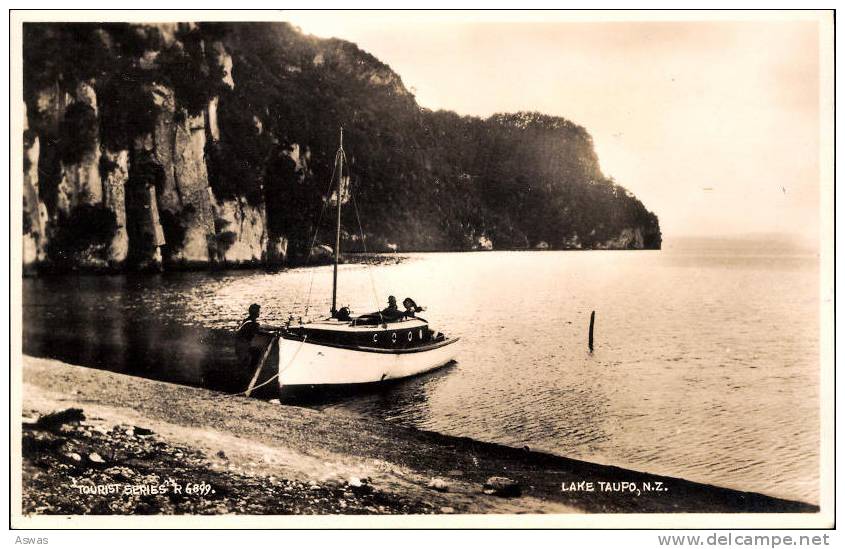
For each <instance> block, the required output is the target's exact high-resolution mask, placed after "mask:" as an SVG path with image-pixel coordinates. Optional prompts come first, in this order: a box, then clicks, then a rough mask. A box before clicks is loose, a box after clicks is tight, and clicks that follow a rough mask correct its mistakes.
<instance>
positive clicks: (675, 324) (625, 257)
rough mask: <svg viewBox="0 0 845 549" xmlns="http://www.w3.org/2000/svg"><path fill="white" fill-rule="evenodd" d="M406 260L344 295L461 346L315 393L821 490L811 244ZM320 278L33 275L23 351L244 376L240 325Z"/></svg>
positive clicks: (677, 472) (680, 468) (183, 373)
mask: <svg viewBox="0 0 845 549" xmlns="http://www.w3.org/2000/svg"><path fill="white" fill-rule="evenodd" d="M407 257H408V259H407V260H406V261H404V262H401V263H398V264H387V265H378V266H370V267H368V266H366V265H363V264H350V265H342V266H341V268H340V286H339V301H340V304H343V305H350V306H351V307H352V309H353V310H354V311H357V312H366V311H370V310H374V309H375V308H377V306H378V308H380V307H381V306H383V305H382V302H384V301H386V297H387V294H388V293H390V294H393V295H396V296H397V297H398V298H399V300H400V301H401V300H402V298H404V297H405V296H412V297H413V298H414V299H415V300H416V301H417V302H418V303H420V304H423V305H425V306H426V307H427V310H426V312H425V313H423V314H422V316H425V317H426V318H427V319H428V320H429V321H430V322H431V325H432V328H434V329H436V330H441V331H444V332H446V333H448V334H450V335H455V336H460V337H461V339H462V341H461V342H460V343H459V345H460V348H459V351H458V357H457V363H456V364H454V365H452V366H450V367H447V368H445V369H443V370H441V371H439V372H436V373H434V374H431V375H427V376H423V377H420V378H416V379H412V380H409V381H406V382H402V383H400V384H398V385H395V386H393V387H390V388H389V389H387V390H384V391H380V392H375V393H370V394H366V395H359V396H356V397H354V398H347V399H343V400H339V401H335V402H330V403H323V404H321V405H320V406H321V407H324V408H341V409H347V410H352V411H354V412H358V413H363V414H366V415H368V416H374V417H378V418H381V419H384V420H387V421H390V422H394V423H398V424H404V425H410V426H414V427H418V428H421V429H427V430H432V431H438V432H442V433H447V434H453V435H460V436H469V437H472V438H476V439H480V440H485V441H493V442H500V443H505V444H509V445H514V446H520V447H521V446H524V445H527V446H529V447H531V448H532V449H537V450H545V451H548V452H552V453H556V454H561V455H565V456H569V457H576V458H581V459H586V460H590V461H596V462H600V463H605V464H613V465H618V466H622V467H629V468H633V469H637V470H644V471H649V472H653V473H658V474H666V475H672V476H678V477H683V478H687V479H690V480H695V481H700V482H707V483H713V484H717V485H721V486H727V487H732V488H738V489H743V490H752V491H758V492H764V493H767V494H771V495H775V496H781V497H787V498H793V499H801V500H804V501H808V502H813V503H817V502H818V490H819V487H818V468H819V455H818V449H819V410H818V408H819V320H818V318H819V301H818V295H819V285H818V278H819V270H818V269H819V268H818V260H817V257H816V256H815V255H814V254H807V253H800V252H797V251H795V250H789V249H763V248H761V247H760V246H757V245H753V244H752V243H747V242H746V243H739V244H737V243H736V242H733V243H725V242H717V241H686V242H684V243H683V244H679V245H677V246H672V245H671V243H670V245H669V246H667V248H666V249H664V250H663V251H659V252H658V251H631V252H627V251H612V252H608V251H590V252H484V253H462V254H461V253H436V254H410V255H409V256H407ZM309 287H310V288H311V299H310V308H309V309H308V314H310V315H311V316H319V315H320V314H322V313H324V312H326V311H327V310H328V309H329V304H330V297H331V267H316V268H303V269H291V270H288V271H284V272H279V273H266V272H263V271H239V272H224V273H170V274H163V275H143V276H142V275H137V276H129V275H127V276H99V277H97V276H75V277H74V276H68V277H45V278H40V279H26V280H24V285H23V288H24V352H25V353H27V354H32V355H36V356H49V357H53V358H58V359H61V360H65V361H68V362H71V363H75V364H82V365H87V366H92V367H97V368H105V369H109V370H113V371H120V372H126V373H131V374H135V375H142V376H146V377H152V378H156V379H164V380H168V381H175V382H179V383H187V384H192V385H201V386H206V387H211V388H215V389H222V390H229V391H241V390H243V389H244V387H245V385H246V381H248V373H247V375H246V378H245V377H244V373H243V372H242V371H240V370H239V368H238V366H237V363H236V360H235V357H234V354H233V352H232V349H231V334H230V332H229V330H231V329H233V328H234V327H235V326H236V325H237V322H238V320H239V319H240V318H242V317H243V316H245V311H246V308H247V306H248V305H249V304H250V303H252V302H258V303H261V304H262V305H263V307H262V318H263V319H264V320H265V321H266V322H267V323H268V324H273V323H275V324H280V323H281V322H283V320H284V319H285V318H287V315H288V314H289V313H291V312H292V313H293V314H295V315H297V316H299V315H303V314H305V313H306V309H305V302H306V301H307V299H306V298H307V295H308V290H309ZM376 292H377V298H376V297H375V296H374V294H376ZM591 311H596V324H595V351H594V352H593V353H590V352H589V351H588V349H587V330H588V324H589V317H590V312H591ZM174 405H178V403H174Z"/></svg>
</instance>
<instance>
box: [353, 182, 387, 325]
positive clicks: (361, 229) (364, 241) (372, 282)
mask: <svg viewBox="0 0 845 549" xmlns="http://www.w3.org/2000/svg"><path fill="white" fill-rule="evenodd" d="M349 196H350V198H352V206H353V208H354V209H355V218H356V219H357V220H358V231H359V232H360V233H361V245H362V246H363V248H364V258H365V259H364V268H365V269H366V270H367V274H368V275H369V276H370V286H372V289H373V298H374V299H375V302H376V303H375V305H376V311H378V315H379V318H381V321H382V324H383V323H384V317H382V315H381V309H380V308H379V303H381V301H380V300H379V297H378V291H377V289H376V279H375V277H374V276H373V272H372V271H371V270H370V264H369V263H368V262H367V258H366V256H367V255H369V253H368V252H367V237H366V236H365V235H364V227H363V225H361V214H359V213H358V201H357V200H355V193H354V192H352V186H351V185H350V186H349Z"/></svg>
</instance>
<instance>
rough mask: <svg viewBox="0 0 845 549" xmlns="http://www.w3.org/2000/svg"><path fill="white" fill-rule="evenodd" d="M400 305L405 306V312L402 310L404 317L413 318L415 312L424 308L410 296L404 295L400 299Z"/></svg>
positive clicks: (415, 314)
mask: <svg viewBox="0 0 845 549" xmlns="http://www.w3.org/2000/svg"><path fill="white" fill-rule="evenodd" d="M402 306H403V307H405V312H404V316H405V318H414V317H415V316H417V313H419V312H422V311H424V310H425V307H420V306H419V305H417V303H416V302H415V301H414V300H413V299H411V298H410V297H406V298H405V299H403V300H402Z"/></svg>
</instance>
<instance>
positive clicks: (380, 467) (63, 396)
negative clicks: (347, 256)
mask: <svg viewBox="0 0 845 549" xmlns="http://www.w3.org/2000/svg"><path fill="white" fill-rule="evenodd" d="M22 397H23V412H24V414H25V416H26V417H27V418H28V419H27V420H26V421H27V422H29V423H30V424H31V423H32V422H34V420H35V419H36V418H37V417H40V416H43V415H45V414H47V413H51V412H56V411H60V410H65V409H68V408H80V409H82V410H83V412H84V414H85V416H86V420H85V421H84V422H83V423H82V425H81V426H80V427H79V428H80V429H81V431H80V432H79V433H76V435H78V437H79V438H80V440H81V439H82V438H85V440H86V441H87V442H85V444H89V443H91V442H90V441H95V442H96V443H97V444H99V445H101V446H102V445H105V446H109V445H110V444H117V442H118V441H119V440H122V438H121V437H124V435H122V434H120V433H121V432H122V433H126V432H127V430H126V427H127V426H130V427H134V431H141V432H146V431H151V432H152V433H154V436H155V437H157V438H156V439H155V440H156V443H157V444H159V447H160V448H162V449H165V450H167V449H170V450H168V451H170V454H168V451H164V450H162V452H161V455H162V456H164V457H166V456H167V455H171V454H172V455H175V453H176V452H178V453H180V454H182V455H192V456H194V457H193V458H192V459H193V461H192V463H193V465H192V466H191V467H193V469H191V472H190V475H194V476H196V475H199V476H200V477H203V478H208V479H210V480H209V481H208V482H209V484H211V485H212V486H213V485H214V483H215V482H217V483H223V484H227V483H228V484H229V485H231V486H236V488H231V489H229V490H228V492H227V493H228V494H229V495H230V496H233V498H234V499H237V500H238V501H240V502H241V503H243V502H247V503H248V505H247V504H246V503H244V506H243V508H241V506H240V503H239V504H238V505H235V506H234V508H227V507H226V505H225V502H223V503H221V502H220V501H217V502H216V503H215V504H214V505H211V504H209V505H208V506H207V507H201V509H200V510H195V509H191V508H188V510H187V511H185V510H181V511H180V510H179V509H178V508H176V509H173V508H172V507H167V506H164V507H162V508H160V509H159V508H156V507H153V511H151V512H153V513H180V512H190V513H194V512H198V513H211V514H217V513H232V512H235V513H239V514H256V515H260V514H287V513H291V514H292V513H297V512H301V513H306V514H321V513H325V514H336V513H339V512H349V513H356V514H360V513H363V514H382V513H384V514H397V513H398V514H418V513H435V514H451V513H461V514H463V513H473V514H477V513H494V514H497V513H506V514H510V513H749V512H752V513H796V512H800V513H815V512H818V511H819V508H818V506H816V505H812V504H808V503H803V502H798V501H790V500H785V499H780V498H775V497H770V496H766V495H763V494H758V493H753V492H742V491H737V490H732V489H728V488H721V487H717V486H712V485H707V484H701V483H695V482H691V481H686V480H683V479H677V478H672V477H665V476H660V475H652V474H648V473H642V472H637V471H632V470H626V469H622V468H619V467H613V466H605V465H599V464H594V463H590V462H586V461H581V460H575V459H569V458H565V457H560V456H556V455H551V454H546V453H542V452H534V451H529V450H523V449H516V448H510V447H507V446H502V445H498V444H492V443H484V442H479V441H476V440H472V439H469V438H463V437H452V436H447V435H441V434H438V433H432V432H427V431H420V430H416V429H413V428H408V427H402V426H396V425H391V424H387V423H384V422H380V421H376V420H372V419H369V418H366V417H363V416H357V415H355V414H353V413H350V412H345V411H340V410H327V411H319V410H314V409H310V408H300V407H295V406H284V405H279V404H274V403H271V402H266V401H262V400H258V399H252V398H246V397H242V396H236V395H230V394H226V393H219V392H214V391H210V390H207V389H200V388H194V387H188V386H183V385H176V384H171V383H166V382H160V381H153V380H149V379H144V378H138V377H132V376H127V375H123V374H116V373H112V372H108V371H103V370H95V369H91V368H86V367H81V366H73V365H69V364H65V363H62V362H59V361H55V360H49V359H39V358H33V357H29V356H24V358H23V395H22ZM25 426H26V424H25ZM121 426H122V427H121ZM115 427H118V429H117V430H115ZM121 429H123V430H122V431H121ZM66 430H67V429H66ZM82 431H91V434H90V435H84V434H83V433H82ZM28 432H30V430H29V429H25V430H24V435H25V437H26V436H30V435H27V433H28ZM107 433H112V434H108V435H107ZM114 433H117V434H114ZM76 435H73V436H76ZM51 436H52V435H51ZM62 436H64V435H62ZM68 436H70V435H68ZM92 437H93V438H92ZM124 438H125V437H124ZM128 443H131V444H134V445H137V444H138V443H139V442H138V441H134V442H133V441H129V442H128ZM74 444H75V443H74ZM174 448H175V449H176V450H173V449H174ZM109 451H111V454H108V452H109ZM100 454H104V455H105V454H108V455H110V456H111V457H110V458H108V459H109V460H111V459H113V458H114V456H115V452H114V448H111V449H110V450H105V451H103V452H99V453H98V455H100ZM158 454H159V453H158V452H157V453H154V454H149V455H148V459H147V461H144V460H135V462H133V463H135V465H137V466H138V467H141V468H143V469H144V470H145V471H147V472H152V473H156V471H154V470H151V468H152V469H155V468H156V467H158V468H164V469H165V470H159V471H157V473H158V474H159V475H160V476H162V475H169V474H171V473H172V471H169V470H167V469H168V468H172V467H173V466H174V465H173V463H174V462H173V461H172V460H171V461H167V460H166V459H164V460H163V461H160V462H159V461H158ZM162 459H163V458H162ZM118 461H119V460H118ZM109 465H115V466H117V465H121V466H124V465H125V464H122V463H121V464H118V463H117V462H115V463H113V464H109ZM37 467H38V466H37V464H36V463H35V462H34V461H33V460H32V459H30V458H25V460H24V470H25V471H30V472H32V471H37V470H38V468H37ZM86 471H87V469H83V470H81V471H80V472H79V474H80V475H81V477H80V478H82V479H83V480H84V479H85V475H86V474H93V473H94V472H95V471H96V468H94V469H91V472H90V473H88V472H86ZM27 477H32V475H31V474H28V475H25V478H24V484H23V487H24V495H25V500H26V498H27V497H33V498H35V500H38V499H44V498H46V497H47V496H48V495H49V497H50V498H51V501H53V502H54V503H58V504H60V505H61V504H62V501H63V498H67V497H70V496H69V494H71V492H69V491H67V490H64V491H62V490H61V489H60V488H61V487H60V486H59V487H57V492H56V493H52V494H42V493H41V492H40V490H45V489H48V488H49V486H48V485H37V486H36V485H33V484H32V482H31V481H32V478H27ZM490 477H507V478H508V479H511V480H512V481H514V482H515V483H517V484H518V486H519V492H521V495H519V496H517V497H500V496H498V495H495V494H492V495H491V494H489V493H485V491H484V484H485V483H486V482H487V481H488V480H489V479H490ZM198 478H199V477H198ZM279 479H282V480H279ZM235 480H237V482H235ZM233 483H234V484H233ZM280 483H281V484H280ZM314 483H316V486H318V487H319V488H317V489H314V490H313V491H314V492H315V493H316V492H319V494H320V495H321V497H319V498H310V499H308V498H306V497H305V494H309V493H310V492H309V491H311V490H312V487H313V486H314ZM361 483H363V484H364V485H366V486H367V489H366V490H367V494H366V495H365V496H362V497H364V499H360V498H358V499H356V497H357V496H361V494H354V493H353V496H356V497H351V496H350V497H351V499H350V501H349V504H347V507H346V508H344V510H339V507H338V505H339V502H340V501H343V498H344V497H346V496H345V495H344V494H347V493H350V492H355V490H357V489H359V488H360V484H361ZM572 483H574V484H572ZM579 483H581V484H579ZM587 483H592V485H591V486H592V489H591V490H590V489H588V488H589V486H590V485H588V484H587ZM602 483H606V484H602ZM622 483H625V484H622ZM564 485H565V486H566V487H567V488H568V489H567V490H565V491H564V490H563V489H562V486H564ZM45 486H46V488H45ZM285 486H286V487H288V488H290V491H291V492H292V493H293V494H299V496H302V498H305V499H302V498H299V499H297V496H294V497H293V499H292V500H291V502H292V505H293V504H295V503H296V502H297V501H298V502H299V503H300V504H301V506H300V507H297V506H296V505H293V506H292V507H290V508H287V507H279V505H276V504H275V502H276V499H274V497H273V496H272V494H275V493H276V491H278V490H281V489H282V488H284V487H285ZM603 486H606V487H607V488H608V489H607V490H604V489H603V488H602V487H603ZM631 486H633V487H635V488H636V490H638V491H639V492H640V493H639V494H637V493H636V491H631V489H630V488H631ZM280 487H281V488H280ZM306 487H307V488H306ZM657 487H659V489H657ZM353 488H354V489H355V490H353ZM646 488H648V490H646ZM277 489H278V490H277ZM28 490H29V492H28ZM268 490H269V492H268ZM274 490H276V491H274ZM321 490H322V491H321ZM489 491H490V490H488V492H489ZM234 496H237V497H234ZM97 497H103V498H111V500H114V499H115V498H116V497H117V496H114V495H112V496H105V495H104V496H97ZM151 497H152V496H151ZM366 498H376V499H377V500H378V501H379V502H380V503H379V504H377V505H373V504H372V502H371V501H370V500H368V499H366ZM153 499H155V498H153ZM211 499H214V498H211ZM314 499H318V500H320V501H318V502H317V503H314V501H313V500H314ZM300 500H301V501H300ZM306 500H307V501H306ZM374 501H375V500H374ZM213 503H214V502H213ZM147 504H149V502H147ZM233 505H234V504H233ZM37 507H38V505H37V501H36V502H35V503H33V504H32V505H31V506H30V508H29V509H28V511H29V512H30V513H34V514H39V512H38V511H37ZM25 511H27V509H25ZM44 512H45V511H43V510H42V511H41V512H40V513H42V514H43V513H44ZM115 512H116V513H118V514H119V513H120V512H121V511H115ZM126 512H128V513H129V514H135V513H138V514H140V513H141V512H140V511H138V510H137V509H129V510H128V511H126Z"/></svg>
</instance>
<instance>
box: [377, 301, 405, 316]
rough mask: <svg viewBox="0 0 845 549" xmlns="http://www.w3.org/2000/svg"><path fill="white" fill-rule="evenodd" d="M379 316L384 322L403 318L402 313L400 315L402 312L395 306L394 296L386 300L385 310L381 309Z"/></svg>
mask: <svg viewBox="0 0 845 549" xmlns="http://www.w3.org/2000/svg"><path fill="white" fill-rule="evenodd" d="M379 314H381V317H382V318H383V319H384V320H385V321H391V320H400V319H401V318H403V317H404V313H402V311H400V310H399V306H397V305H396V298H395V297H394V296H390V297H388V298H387V308H386V309H382V310H381V312H380V313H379Z"/></svg>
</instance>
